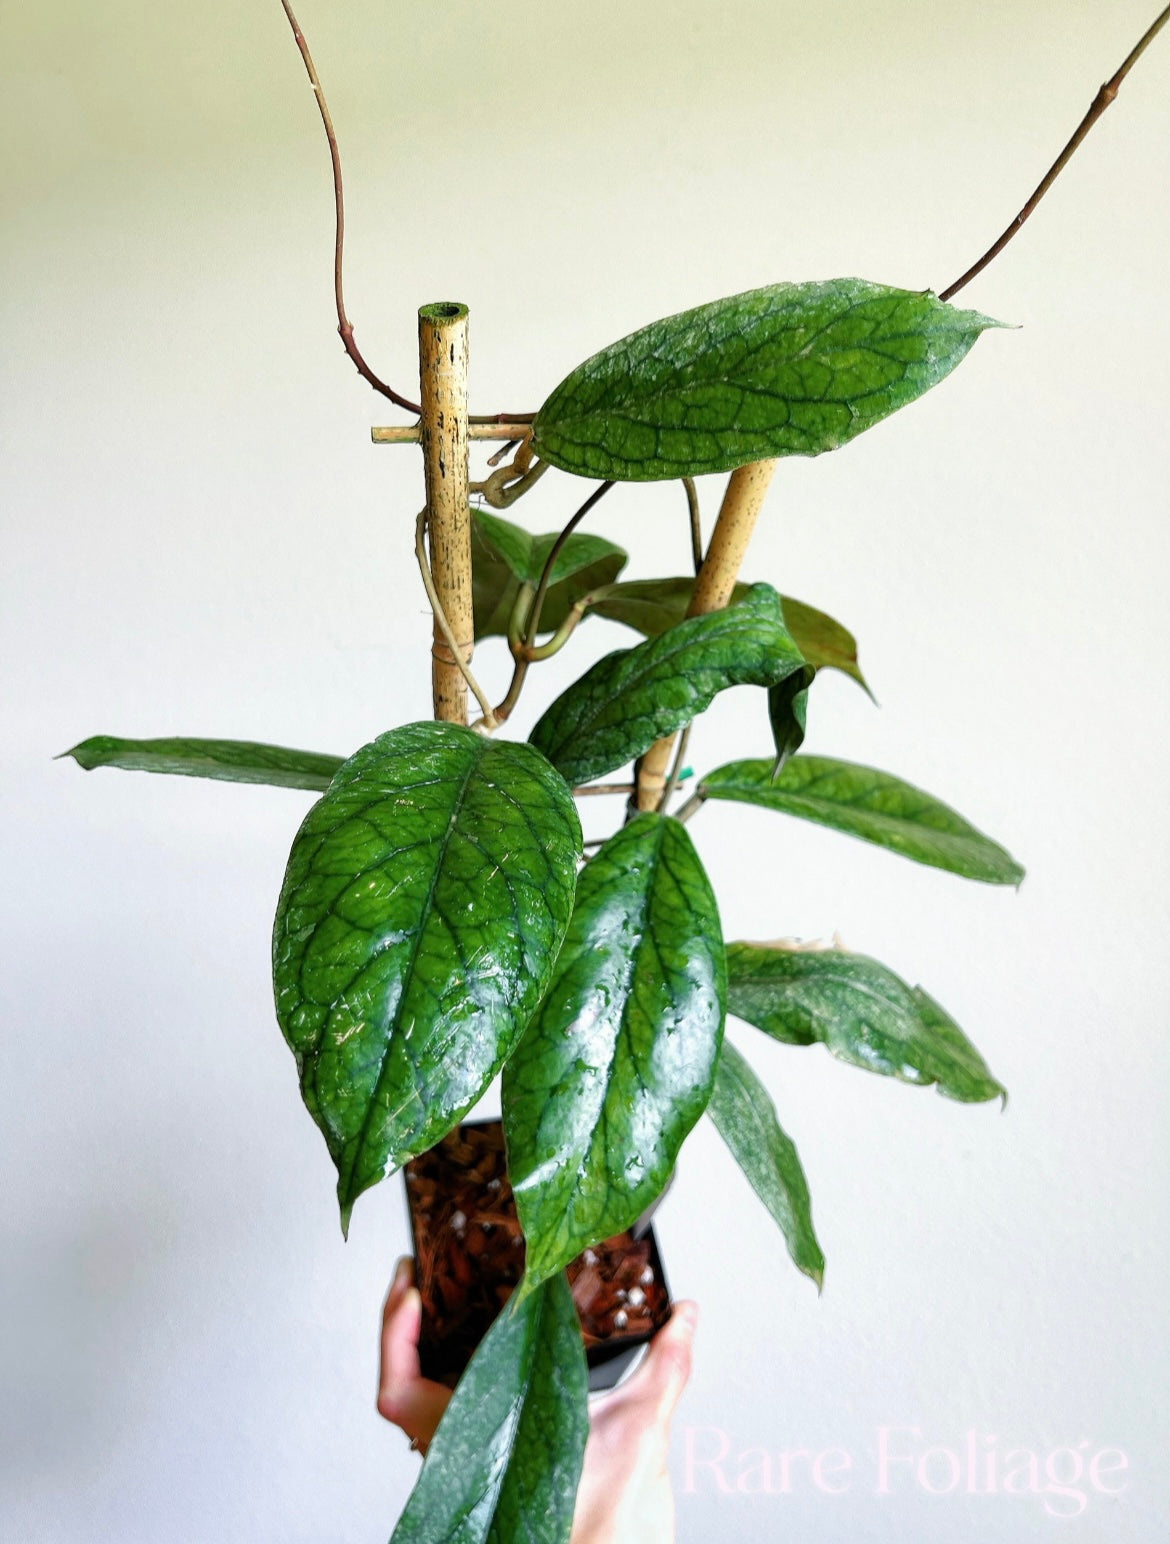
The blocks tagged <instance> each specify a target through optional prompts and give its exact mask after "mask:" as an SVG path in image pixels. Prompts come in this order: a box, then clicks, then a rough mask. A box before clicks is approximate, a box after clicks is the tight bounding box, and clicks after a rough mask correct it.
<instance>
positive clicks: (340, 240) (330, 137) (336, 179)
mask: <svg viewBox="0 0 1170 1544" xmlns="http://www.w3.org/2000/svg"><path fill="white" fill-rule="evenodd" d="M280 3H281V5H282V6H283V8H284V14H285V15H286V16H287V17H288V24H289V26H290V27H291V28H292V35H293V38H294V40H295V42H296V45H297V48H298V49H299V50H300V55H301V59H302V60H303V61H304V65H305V72H306V74H307V75H308V77H309V84H310V85H311V86H312V88H313V95H314V96H315V97H316V99H317V110H318V112H319V113H320V114H321V122H322V124H323V125H324V128H325V138H326V140H327V141H328V144H329V160H330V162H331V164H332V166H333V209H334V236H333V298H334V302H335V304H336V306H337V331H338V332H339V333H340V334H341V341H342V343H343V344H344V346H345V352H346V353H347V354H348V355H349V357H350V359H352V360H353V362H354V364H355V365H356V367H357V372H358V374H359V375H360V376H362V377H363V378H364V379H365V380H367V381H369V383H370V385H371V386H372V387H373V388H374V390H375V391H380V392H381V393H382V395H383V396H384V397H389V398H390V401H391V402H393V403H394V404H395V406H396V407H401V408H405V409H406V411H407V412H408V413H418V412H421V408H420V407H419V404H418V403H417V402H412V401H411V400H410V398H409V397H403V396H400V395H399V393H398V392H396V391H395V390H394V388H393V387H392V386H387V384H386V382H385V381H383V380H381V379H380V378H379V377H378V376H376V375H375V374H374V372H373V371H372V370H371V369H370V367H369V365H368V364H367V363H366V361H365V359H364V358H363V357H362V353H361V350H360V349H359V348H358V346H357V344H356V343H355V342H354V337H353V326H352V324H351V322H350V320H349V317H348V316H346V314H345V296H344V294H343V292H342V284H341V273H342V251H343V248H344V246H345V197H344V194H343V192H342V187H341V153H340V152H339V150H338V148H337V136H336V134H334V132H333V119H332V118H331V117H330V114H329V104H328V103H327V102H326V100H325V93H324V91H323V90H322V89H321V82H320V80H318V78H317V69H316V66H315V65H314V63H313V56H312V54H310V53H309V45H308V44H307V43H306V42H305V35H304V33H303V32H302V31H301V29H300V25H299V23H298V22H297V19H296V17H295V16H294V15H293V12H292V6H291V5H289V3H288V0H280Z"/></svg>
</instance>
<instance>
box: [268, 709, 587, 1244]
mask: <svg viewBox="0 0 1170 1544" xmlns="http://www.w3.org/2000/svg"><path fill="white" fill-rule="evenodd" d="M580 843H581V832H580V827H579V825H578V823H577V816H576V812H575V810H574V809H573V804H572V799H571V797H570V795H569V791H568V789H567V788H566V787H565V785H564V782H563V781H562V780H561V779H560V778H559V777H558V776H557V774H556V773H555V772H554V771H553V769H552V768H551V767H550V766H549V765H548V763H547V762H546V761H544V760H543V758H542V757H540V756H539V755H537V753H536V752H535V751H533V750H532V749H531V748H530V747H529V746H526V745H516V744H513V743H509V742H507V741H492V740H487V739H485V738H483V737H482V736H481V735H477V734H474V733H473V732H472V731H471V730H469V729H460V728H456V727H454V726H453V725H450V724H434V723H427V724H408V725H406V726H405V727H404V728H402V729H395V730H392V731H391V732H390V733H389V734H384V735H382V736H381V737H380V738H379V739H377V740H375V741H373V743H372V744H370V745H367V746H365V747H363V749H362V750H360V751H358V753H357V754H356V755H355V756H351V757H350V759H349V760H348V761H347V762H346V763H345V765H344V766H343V767H342V769H341V771H340V772H339V773H338V774H337V777H336V778H335V779H334V781H333V783H332V784H331V786H330V789H329V791H328V793H327V794H326V795H325V796H324V798H322V799H320V800H318V802H317V803H316V804H315V805H314V806H313V808H312V809H311V810H310V811H309V813H308V815H307V817H306V818H305V821H304V823H303V824H302V826H301V829H300V831H299V832H298V833H297V837H296V840H295V842H294V843H293V848H292V853H291V855H290V857H289V861H288V870H287V872H286V874H285V879H284V887H283V888H282V890H281V893H280V902H279V904H278V907H277V912H276V925H275V930H274V933H273V944H272V960H273V981H274V985H275V990H276V1011H277V1017H278V1018H279V1020H280V1025H281V1028H282V1029H283V1031H284V1034H285V1038H286V1039H287V1041H288V1043H289V1045H290V1046H291V1047H292V1049H293V1051H294V1052H295V1053H296V1058H297V1066H298V1069H299V1071H300V1077H301V1093H302V1095H303V1097H304V1100H305V1104H306V1105H307V1106H308V1109H309V1112H310V1114H311V1115H312V1116H313V1119H314V1120H315V1121H316V1122H317V1124H318V1125H319V1126H320V1128H321V1130H322V1131H323V1132H324V1134H325V1140H326V1142H327V1143H328V1146H329V1151H330V1154H331V1155H332V1157H333V1161H334V1163H335V1164H336V1165H337V1172H338V1182H337V1195H338V1200H339V1202H340V1204H341V1209H342V1223H343V1226H345V1225H347V1224H348V1218H349V1212H350V1209H351V1208H352V1206H353V1203H354V1200H355V1199H356V1198H357V1196H359V1195H360V1194H361V1192H362V1191H363V1190H366V1189H368V1188H369V1186H370V1185H373V1184H375V1183H376V1182H377V1181H378V1180H380V1179H381V1178H382V1176H383V1175H384V1174H385V1173H387V1172H388V1171H389V1170H391V1169H395V1168H398V1167H399V1166H400V1165H401V1164H403V1163H404V1162H405V1161H406V1159H407V1158H408V1157H411V1156H413V1155H414V1154H416V1153H419V1152H422V1151H423V1150H424V1149H425V1148H427V1147H430V1146H431V1145H432V1144H433V1143H435V1142H437V1141H438V1140H439V1138H440V1137H441V1136H443V1135H444V1134H445V1133H446V1132H447V1131H449V1130H450V1128H451V1127H452V1126H453V1125H454V1124H455V1123H456V1121H457V1120H458V1119H459V1117H460V1116H461V1115H462V1114H463V1113H464V1111H465V1110H467V1109H468V1108H469V1107H470V1106H471V1105H472V1104H474V1103H475V1101H476V1099H478V1098H479V1096H480V1094H481V1093H482V1092H483V1090H484V1089H485V1088H486V1087H487V1085H488V1083H489V1082H490V1081H491V1079H492V1078H493V1077H494V1075H495V1073H496V1072H497V1070H498V1069H499V1066H500V1064H501V1062H502V1061H503V1060H504V1057H505V1056H506V1055H507V1054H508V1052H509V1051H510V1050H511V1049H512V1047H513V1046H514V1045H515V1043H516V1041H517V1040H518V1039H519V1037H520V1035H521V1033H522V1032H523V1030H524V1028H525V1026H526V1025H527V1023H528V1020H529V1018H530V1016H531V1014H532V1012H533V1010H534V1008H535V1007H536V1004H537V1003H538V1002H539V1000H540V997H541V995H542V993H543V991H544V988H545V986H546V984H547V982H548V979H549V976H550V974H551V972H552V967H553V963H554V961H555V959H556V955H557V951H558V949H559V948H560V944H561V939H562V937H563V936H564V931H565V928H566V926H567V924H568V921H569V915H570V912H571V910H572V903H573V888H574V883H575V876H576V864H577V861H578V858H579V856H580V851H581V846H580Z"/></svg>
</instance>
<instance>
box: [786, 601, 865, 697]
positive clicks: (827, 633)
mask: <svg viewBox="0 0 1170 1544" xmlns="http://www.w3.org/2000/svg"><path fill="white" fill-rule="evenodd" d="M782 601H783V605H784V622H785V625H786V626H787V628H788V631H789V632H790V633H791V634H792V636H793V637H794V638H795V639H796V644H797V647H798V648H799V650H800V652H801V653H802V654H803V655H804V657H805V659H806V660H807V661H808V663H809V664H810V665H812V666H813V668H814V669H815V670H839V671H840V672H841V673H842V675H847V676H848V677H849V678H850V679H851V680H853V681H856V682H857V684H858V686H860V687H861V689H862V691H864V692H865V693H866V694H867V695H868V696H870V697H872V696H873V693H872V692H871V691H870V690H869V683H868V682H867V681H866V679H865V677H864V676H863V675H862V673H861V666H860V665H859V664H858V662H857V639H856V638H854V636H853V634H852V633H851V632H850V631H849V629H848V628H847V627H842V626H841V624H840V622H838V621H836V620H835V618H833V617H831V616H829V615H828V614H827V613H826V612H824V611H818V610H817V608H816V607H815V606H806V605H805V603H804V601H802V600H795V599H794V598H793V597H792V596H791V595H785V596H783V597H782Z"/></svg>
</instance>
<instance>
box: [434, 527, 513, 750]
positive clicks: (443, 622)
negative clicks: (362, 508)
mask: <svg viewBox="0 0 1170 1544" xmlns="http://www.w3.org/2000/svg"><path fill="white" fill-rule="evenodd" d="M426 529H427V512H426V509H425V508H423V509H420V510H419V512H418V519H417V520H416V521H415V522H414V555H415V557H416V558H417V559H418V569H419V573H420V574H421V575H422V582H423V589H424V590H425V591H426V592H427V600H428V601H429V602H430V605H431V612H432V614H433V616H434V618H435V626H436V627H437V628H438V629H439V631H440V632H441V633H442V635H443V638H444V640H445V642H446V644H447V647H448V649H449V650H450V652H451V654H452V656H453V657H456V658H457V656H458V650H457V647H456V643H455V634H454V633H453V632H452V631H451V624H450V622H448V620H447V615H446V613H445V612H444V610H443V605H442V602H441V601H440V600H439V595H438V591H437V590H436V589H435V581H434V578H433V577H432V575H431V565H430V564H429V563H428V562H427V544H426ZM459 669H460V670H461V671H462V672H463V679H464V680H465V681H466V682H467V685H468V686H469V687H470V688H471V692H472V695H473V696H474V698H475V700H476V702H478V703H479V705H480V707H481V708H482V709H483V722H484V728H485V729H495V728H497V723H496V717H495V714H494V713H493V712H492V704H491V699H490V697H488V695H487V693H486V692H485V691H484V689H483V687H482V686H480V684H479V682H478V681H477V680H476V679H475V677H474V676H473V675H472V673H471V666H470V665H469V664H467V663H466V661H460V663H459ZM435 716H436V717H438V714H436V715H435Z"/></svg>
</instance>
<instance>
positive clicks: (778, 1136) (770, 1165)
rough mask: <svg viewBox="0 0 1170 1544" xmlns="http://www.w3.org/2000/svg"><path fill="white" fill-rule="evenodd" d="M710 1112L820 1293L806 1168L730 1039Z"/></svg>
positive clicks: (821, 1266) (821, 1267)
mask: <svg viewBox="0 0 1170 1544" xmlns="http://www.w3.org/2000/svg"><path fill="white" fill-rule="evenodd" d="M707 1114H708V1115H709V1116H710V1117H711V1119H712V1120H713V1121H714V1122H715V1128H716V1130H717V1131H718V1132H719V1135H720V1136H721V1137H722V1138H723V1140H724V1141H725V1142H726V1143H727V1146H728V1147H729V1148H730V1150H731V1156H732V1157H733V1158H734V1159H735V1161H736V1163H738V1164H739V1166H740V1168H741V1169H742V1170H743V1172H744V1174H745V1175H746V1176H747V1180H748V1183H749V1184H750V1185H751V1187H752V1189H753V1190H754V1191H755V1193H756V1194H757V1195H758V1196H759V1198H760V1200H761V1201H762V1202H763V1203H764V1205H765V1206H766V1207H767V1208H768V1211H769V1212H770V1213H771V1214H772V1216H773V1218H774V1219H775V1221H776V1223H777V1225H778V1226H779V1228H780V1231H781V1233H783V1235H784V1242H785V1243H786V1244H787V1245H788V1253H789V1254H790V1255H791V1257H792V1263H793V1264H794V1265H795V1266H796V1268H797V1270H801V1271H803V1272H804V1274H805V1275H806V1276H809V1277H811V1278H812V1280H813V1281H815V1282H816V1284H817V1287H818V1289H819V1288H820V1285H821V1283H822V1281H823V1280H824V1275H825V1257H824V1255H823V1254H822V1253H821V1246H820V1244H818V1243H817V1236H816V1233H815V1232H814V1231H813V1220H812V1202H811V1201H810V1199H809V1194H808V1182H807V1180H806V1179H805V1177H804V1170H803V1169H802V1168H801V1166H800V1159H799V1158H798V1157H797V1153H796V1148H795V1147H794V1146H793V1143H792V1140H791V1138H790V1137H788V1136H786V1135H785V1133H784V1132H783V1131H782V1130H781V1127H780V1122H779V1121H778V1120H777V1119H776V1107H775V1105H774V1104H773V1103H772V1101H771V1099H770V1098H769V1097H768V1090H767V1089H766V1088H765V1087H764V1085H763V1084H762V1083H761V1082H760V1080H759V1078H758V1077H756V1075H755V1073H754V1072H753V1071H752V1069H751V1068H750V1067H749V1066H748V1064H747V1062H746V1061H745V1060H744V1058H743V1057H742V1056H741V1055H740V1054H739V1052H738V1051H737V1050H736V1049H735V1047H734V1046H733V1045H732V1044H731V1042H730V1041H729V1040H725V1041H724V1042H723V1047H722V1049H721V1050H720V1052H719V1066H718V1069H717V1071H716V1073H715V1087H714V1088H713V1089H712V1090H711V1099H710V1103H709V1104H708V1105H707Z"/></svg>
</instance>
